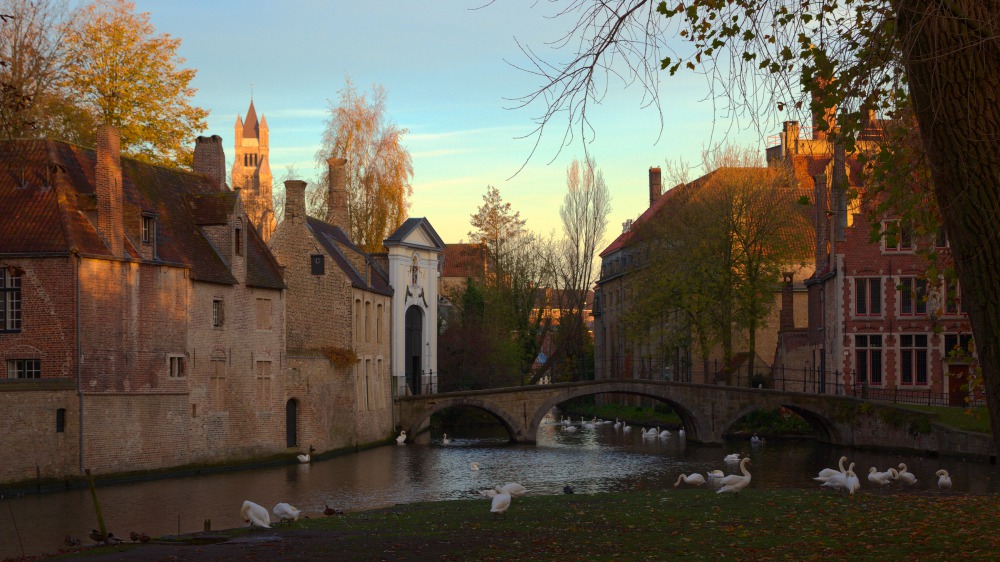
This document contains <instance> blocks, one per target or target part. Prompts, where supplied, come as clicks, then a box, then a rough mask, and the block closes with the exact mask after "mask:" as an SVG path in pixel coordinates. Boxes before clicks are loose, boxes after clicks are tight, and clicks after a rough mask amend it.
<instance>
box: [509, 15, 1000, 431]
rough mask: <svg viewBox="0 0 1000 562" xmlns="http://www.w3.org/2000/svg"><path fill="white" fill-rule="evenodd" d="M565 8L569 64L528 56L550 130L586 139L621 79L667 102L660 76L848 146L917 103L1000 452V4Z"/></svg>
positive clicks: (760, 119)
mask: <svg viewBox="0 0 1000 562" xmlns="http://www.w3.org/2000/svg"><path fill="white" fill-rule="evenodd" d="M561 13H562V14H563V15H566V16H568V17H572V18H576V19H575V22H576V24H575V26H574V29H573V30H572V31H571V32H570V34H569V37H567V38H566V40H565V41H564V42H563V43H562V44H563V45H576V46H578V47H579V48H578V50H577V51H576V52H575V53H572V54H571V55H570V56H569V57H568V62H566V63H560V64H547V63H546V61H544V60H541V59H539V58H538V57H535V56H534V55H533V53H532V52H531V51H530V50H528V51H527V53H528V55H529V57H531V60H532V61H533V62H534V63H535V64H534V65H533V66H532V70H534V71H536V72H537V73H538V74H540V75H541V76H542V77H543V78H542V80H543V82H542V86H541V87H540V88H539V89H538V90H536V91H535V92H532V93H530V94H529V95H528V96H526V97H525V100H524V102H525V104H530V103H533V102H534V101H536V100H541V102H542V103H544V105H545V110H544V113H543V115H542V116H541V119H539V121H538V123H539V125H538V126H539V128H540V130H539V133H541V129H544V128H545V127H547V126H548V125H550V124H551V123H552V122H553V120H554V119H555V118H557V117H562V116H566V117H568V122H567V126H566V130H567V132H570V131H575V130H578V129H579V130H581V131H588V130H589V129H588V128H587V118H586V111H587V107H588V103H589V102H590V101H592V100H593V99H594V97H595V96H600V95H603V93H604V92H605V91H606V89H605V88H603V87H602V86H603V85H604V84H605V82H606V80H608V78H609V77H611V76H622V77H624V79H625V81H626V82H630V81H636V82H638V83H639V84H641V85H642V87H644V88H645V91H646V92H647V93H649V94H650V95H651V96H652V99H653V102H654V103H655V104H656V105H658V101H659V79H660V74H659V72H658V71H659V70H660V69H662V70H665V71H667V72H668V73H669V74H674V73H676V72H678V71H681V70H685V69H690V70H695V71H697V72H699V73H703V74H705V75H707V76H709V77H710V78H712V79H711V80H709V84H710V85H711V87H712V88H713V91H712V92H711V94H710V95H714V97H715V99H716V100H717V101H719V102H721V103H722V104H723V109H724V110H725V111H727V113H729V114H730V115H732V116H735V117H739V116H742V117H744V118H746V119H749V120H750V121H751V122H753V123H769V122H774V121H777V120H779V118H781V117H784V118H790V117H792V116H794V115H795V114H798V113H801V114H812V115H816V116H820V118H818V119H817V122H816V123H815V125H816V127H817V128H818V130H820V131H830V132H832V133H834V138H835V139H836V140H839V142H841V143H843V144H844V145H845V146H846V147H847V149H848V151H850V150H851V149H852V148H853V142H854V140H855V139H856V138H857V136H858V133H859V132H860V131H861V130H863V129H864V128H865V127H866V126H867V124H868V122H869V118H870V115H872V112H875V113H876V114H877V115H879V116H881V117H884V118H888V119H890V120H892V119H897V118H899V117H900V116H901V112H903V111H906V110H907V108H908V107H912V112H913V115H914V116H915V120H916V126H917V127H916V129H917V131H918V134H919V137H920V141H921V144H922V145H923V148H924V150H925V152H926V155H927V162H928V164H929V169H930V172H931V173H930V175H931V179H932V180H933V187H932V189H933V192H934V196H935V199H936V201H937V205H938V208H939V209H940V213H941V218H942V220H943V224H944V226H945V228H946V229H947V232H948V236H949V239H950V243H951V249H952V255H953V259H954V264H955V269H956V272H957V274H958V278H959V280H960V282H961V284H962V291H963V297H964V298H965V299H966V301H967V302H968V304H969V305H970V306H969V307H968V310H967V312H968V314H969V319H970V321H971V323H972V327H973V333H974V334H975V338H976V349H977V354H978V356H979V360H980V364H981V366H982V372H983V378H984V381H985V384H986V396H987V402H988V404H989V406H990V419H991V426H992V428H993V434H994V438H995V439H996V440H997V443H998V444H1000V371H998V369H1000V284H998V283H995V282H994V277H995V276H994V272H995V271H996V270H997V268H998V264H1000V225H998V224H997V221H996V217H997V216H998V215H1000V196H998V195H1000V184H998V183H997V181H996V178H997V177H1000V142H997V141H998V139H1000V104H997V103H996V97H997V94H998V91H1000V41H998V37H1000V1H998V0H815V1H808V2H789V1H784V0H745V1H736V2H732V1H722V0H718V1H717V0H710V1H696V2H690V3H687V2H671V3H669V4H668V3H666V2H653V1H652V0H619V1H615V2H601V1H596V0H567V1H566V2H563V3H562V10H561ZM574 39H575V40H574ZM675 40H676V41H675ZM834 106H836V107H837V116H836V118H835V119H827V118H825V117H824V116H826V115H832V112H830V110H831V109H832V108H833V107H834ZM785 116H788V117H785ZM830 121H833V122H832V123H831V122H830ZM885 149H886V150H892V149H893V147H892V146H886V147H885Z"/></svg>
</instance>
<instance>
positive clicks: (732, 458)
mask: <svg viewBox="0 0 1000 562" xmlns="http://www.w3.org/2000/svg"><path fill="white" fill-rule="evenodd" d="M722 460H723V461H725V462H740V454H739V453H730V454H728V455H726V458H724V459H722Z"/></svg>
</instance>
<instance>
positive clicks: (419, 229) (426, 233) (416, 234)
mask: <svg viewBox="0 0 1000 562" xmlns="http://www.w3.org/2000/svg"><path fill="white" fill-rule="evenodd" d="M383 244H385V247H386V248H391V247H393V246H405V247H411V248H420V249H423V250H436V251H438V252H444V249H445V243H444V241H442V240H441V237H440V236H438V233H437V231H435V230H434V227H433V226H431V223H430V222H429V221H428V220H427V219H426V218H424V217H417V218H409V219H406V221H404V222H403V224H401V225H400V226H399V228H397V229H396V231H395V232H393V233H392V234H390V235H389V237H388V238H386V239H385V241H384V242H383Z"/></svg>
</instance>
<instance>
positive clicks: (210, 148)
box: [193, 135, 226, 191]
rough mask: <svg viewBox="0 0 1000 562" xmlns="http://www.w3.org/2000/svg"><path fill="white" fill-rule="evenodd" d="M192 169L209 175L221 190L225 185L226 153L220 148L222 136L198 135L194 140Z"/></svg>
mask: <svg viewBox="0 0 1000 562" xmlns="http://www.w3.org/2000/svg"><path fill="white" fill-rule="evenodd" d="M193 166H194V171H195V172H197V173H199V174H204V175H206V176H208V177H209V179H211V180H212V181H213V182H214V183H215V187H217V188H218V189H219V191H222V190H224V189H225V186H226V153H225V151H224V150H223V149H222V137H220V136H219V135H212V136H210V137H204V136H199V137H198V138H197V139H195V142H194V165H193Z"/></svg>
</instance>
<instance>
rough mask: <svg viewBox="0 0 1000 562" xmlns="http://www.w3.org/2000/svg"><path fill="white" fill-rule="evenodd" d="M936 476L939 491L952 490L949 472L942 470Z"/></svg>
mask: <svg viewBox="0 0 1000 562" xmlns="http://www.w3.org/2000/svg"><path fill="white" fill-rule="evenodd" d="M934 476H937V477H938V489H939V490H950V489H951V476H950V475H949V474H948V471H947V470H945V469H943V468H942V469H941V470H939V471H937V472H935V473H934Z"/></svg>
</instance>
